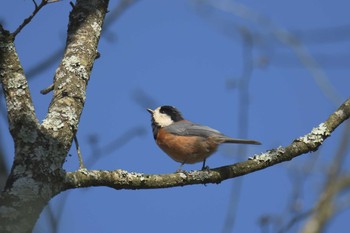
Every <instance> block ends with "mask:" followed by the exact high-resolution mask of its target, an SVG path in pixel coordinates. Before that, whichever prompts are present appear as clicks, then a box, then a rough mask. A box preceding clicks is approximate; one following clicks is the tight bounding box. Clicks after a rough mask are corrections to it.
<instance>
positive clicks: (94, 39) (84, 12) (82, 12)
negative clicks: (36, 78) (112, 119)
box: [42, 0, 108, 162]
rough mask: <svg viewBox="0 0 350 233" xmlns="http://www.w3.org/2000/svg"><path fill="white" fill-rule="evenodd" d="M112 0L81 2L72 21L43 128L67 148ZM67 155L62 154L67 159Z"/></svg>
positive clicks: (62, 157)
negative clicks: (109, 0) (109, 1)
mask: <svg viewBox="0 0 350 233" xmlns="http://www.w3.org/2000/svg"><path fill="white" fill-rule="evenodd" d="M107 6H108V0H104V1H99V0H94V1H77V2H76V4H75V6H74V8H73V10H72V12H71V14H70V20H69V28H68V37H67V43H66V49H65V53H64V58H63V60H62V62H61V64H60V66H59V67H58V69H57V70H56V74H55V77H54V94H53V97H52V100H51V104H50V107H49V111H48V114H47V116H46V118H45V119H44V121H43V124H42V128H43V129H44V130H45V131H47V132H48V133H49V134H50V135H51V137H53V138H56V139H58V140H60V141H61V143H62V145H63V146H64V147H65V149H66V151H65V152H67V151H68V149H69V148H70V146H71V143H72V140H73V137H74V134H75V132H76V130H77V126H78V122H79V119H80V115H81V113H82V110H83V106H84V103H85V97H86V87H87V84H88V81H89V79H90V73H91V70H92V66H93V63H94V61H95V58H96V55H97V45H98V41H99V39H100V34H101V29H102V25H103V20H104V16H105V14H106V12H107ZM65 156H66V154H62V156H61V159H62V162H63V161H64V158H65Z"/></svg>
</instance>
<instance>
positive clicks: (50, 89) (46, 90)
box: [40, 84, 54, 95]
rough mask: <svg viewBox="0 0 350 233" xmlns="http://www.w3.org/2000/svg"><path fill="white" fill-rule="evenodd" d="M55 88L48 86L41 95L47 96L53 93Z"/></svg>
mask: <svg viewBox="0 0 350 233" xmlns="http://www.w3.org/2000/svg"><path fill="white" fill-rule="evenodd" d="M53 88H54V85H53V84H51V85H50V86H48V87H47V88H45V89H42V90H41V91H40V93H41V94H43V95H46V94H48V93H50V92H51V91H53Z"/></svg>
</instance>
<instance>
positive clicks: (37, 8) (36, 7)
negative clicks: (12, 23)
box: [12, 0, 59, 38]
mask: <svg viewBox="0 0 350 233" xmlns="http://www.w3.org/2000/svg"><path fill="white" fill-rule="evenodd" d="M58 1H59V0H42V1H41V3H40V4H39V5H38V4H37V3H36V2H35V0H33V3H34V11H33V13H32V14H31V15H30V16H29V17H28V18H26V19H24V20H23V23H22V24H21V25H19V26H18V28H17V29H16V30H15V31H14V32H13V33H12V36H13V38H15V37H16V36H17V34H18V33H20V32H21V31H22V29H23V28H24V27H25V26H26V25H27V24H28V23H30V22H31V21H32V19H33V18H34V16H35V15H36V14H37V13H38V12H39V11H40V10H41V8H43V7H44V6H46V5H47V4H48V3H53V2H58Z"/></svg>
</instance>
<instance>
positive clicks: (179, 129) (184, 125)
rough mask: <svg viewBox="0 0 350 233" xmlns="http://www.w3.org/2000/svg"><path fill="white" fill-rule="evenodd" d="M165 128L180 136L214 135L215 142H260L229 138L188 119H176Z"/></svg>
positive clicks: (258, 143)
mask: <svg viewBox="0 0 350 233" xmlns="http://www.w3.org/2000/svg"><path fill="white" fill-rule="evenodd" d="M165 129H166V130H167V131H168V132H169V133H172V134H176V135H180V136H199V137H203V138H208V137H214V138H215V141H216V142H217V143H241V144H254V145H260V144H261V143H260V142H258V141H255V140H247V139H238V138H230V137H227V136H226V135H224V134H222V133H220V132H219V131H217V130H215V129H212V128H210V127H208V126H204V125H198V124H194V123H192V122H188V121H178V122H176V123H174V124H171V125H169V126H166V127H165Z"/></svg>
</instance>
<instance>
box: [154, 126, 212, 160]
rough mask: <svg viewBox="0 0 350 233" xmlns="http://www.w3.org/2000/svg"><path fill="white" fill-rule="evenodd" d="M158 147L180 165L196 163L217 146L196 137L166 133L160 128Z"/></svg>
mask: <svg viewBox="0 0 350 233" xmlns="http://www.w3.org/2000/svg"><path fill="white" fill-rule="evenodd" d="M156 142H157V144H158V146H159V147H160V148H161V149H162V150H163V151H164V152H165V153H167V154H168V155H169V156H170V157H171V158H172V159H173V160H175V161H177V162H180V163H190V164H192V163H198V162H201V161H203V160H204V159H206V158H207V157H209V156H210V155H211V154H212V153H213V152H215V150H216V149H217V146H218V144H217V143H215V142H213V141H212V140H210V138H203V137H197V136H178V135H173V134H169V133H166V132H165V130H164V129H162V128H160V129H159V130H158V133H157V137H156Z"/></svg>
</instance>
